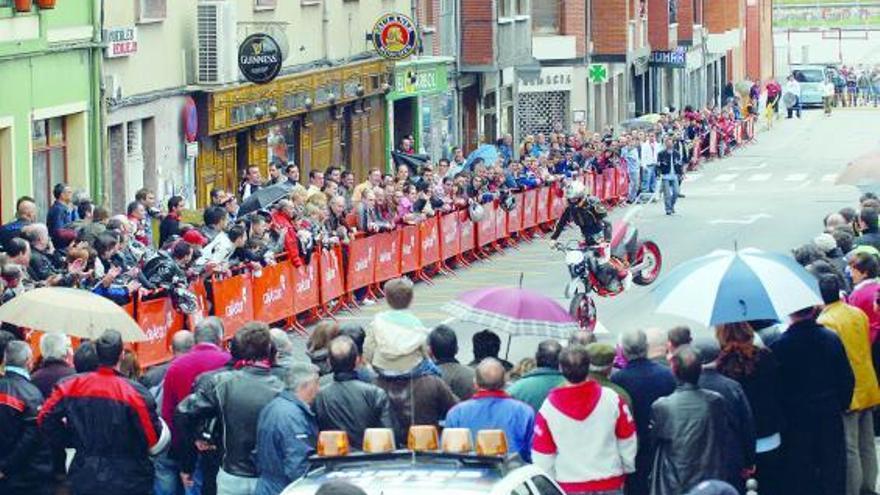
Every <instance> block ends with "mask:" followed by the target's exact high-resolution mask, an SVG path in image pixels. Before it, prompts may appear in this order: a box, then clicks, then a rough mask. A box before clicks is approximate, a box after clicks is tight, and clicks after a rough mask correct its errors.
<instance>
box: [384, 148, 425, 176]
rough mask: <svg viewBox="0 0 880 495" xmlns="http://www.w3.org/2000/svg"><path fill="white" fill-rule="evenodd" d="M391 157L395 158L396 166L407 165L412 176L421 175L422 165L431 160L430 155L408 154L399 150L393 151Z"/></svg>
mask: <svg viewBox="0 0 880 495" xmlns="http://www.w3.org/2000/svg"><path fill="white" fill-rule="evenodd" d="M391 158H392V159H393V160H394V166H395V167H399V166H401V165H406V166H407V167H408V168H409V175H410V177H415V176H417V175H419V174H420V173H421V170H422V167H423V166H424V165H425V164H426V163H428V161H429V160H431V157H430V156H428V155H407V154H406V153H401V152H399V151H392V152H391Z"/></svg>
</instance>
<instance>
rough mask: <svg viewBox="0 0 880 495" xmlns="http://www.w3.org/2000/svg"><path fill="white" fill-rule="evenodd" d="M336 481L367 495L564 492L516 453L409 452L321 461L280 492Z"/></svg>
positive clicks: (304, 491) (292, 494)
mask: <svg viewBox="0 0 880 495" xmlns="http://www.w3.org/2000/svg"><path fill="white" fill-rule="evenodd" d="M332 480H345V481H348V482H349V483H352V484H354V485H357V486H359V487H361V488H362V489H363V490H364V491H365V492H367V494H368V495H413V494H416V495H565V492H563V491H562V489H561V488H559V485H557V484H556V483H555V482H554V481H553V480H551V479H550V478H549V477H548V476H547V474H546V473H544V471H542V470H541V469H539V468H538V467H535V466H533V465H531V464H525V463H523V462H522V461H520V460H519V458H518V457H514V458H506V459H505V458H500V457H484V456H471V455H460V454H444V453H439V452H438V453H423V452H416V453H413V452H408V451H396V452H391V453H387V454H353V455H350V456H346V457H336V458H333V459H318V460H317V463H316V465H315V466H314V467H313V468H312V469H311V470H310V471H309V472H308V474H306V475H305V476H304V477H303V478H301V479H299V480H297V481H295V482H293V483H292V484H291V485H290V486H288V487H287V488H286V489H285V490H284V491H283V492H282V495H313V494H314V493H315V492H316V491H317V490H318V488H320V487H321V485H322V484H324V483H325V482H328V481H332Z"/></svg>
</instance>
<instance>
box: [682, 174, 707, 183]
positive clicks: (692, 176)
mask: <svg viewBox="0 0 880 495" xmlns="http://www.w3.org/2000/svg"><path fill="white" fill-rule="evenodd" d="M702 178H703V174H687V175H685V176H684V180H685V182H696V181H698V180H700V179H702Z"/></svg>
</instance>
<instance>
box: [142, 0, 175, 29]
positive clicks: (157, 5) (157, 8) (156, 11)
mask: <svg viewBox="0 0 880 495" xmlns="http://www.w3.org/2000/svg"><path fill="white" fill-rule="evenodd" d="M136 1H137V2H138V23H139V24H144V23H149V22H161V21H163V20H164V19H165V15H166V13H167V11H168V9H167V5H166V0H136Z"/></svg>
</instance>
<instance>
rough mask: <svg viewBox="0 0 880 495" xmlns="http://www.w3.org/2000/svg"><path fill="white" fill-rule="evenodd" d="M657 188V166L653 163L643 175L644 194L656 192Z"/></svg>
mask: <svg viewBox="0 0 880 495" xmlns="http://www.w3.org/2000/svg"><path fill="white" fill-rule="evenodd" d="M656 188H657V164H656V163H652V164H650V165H648V166H646V167H645V168H644V171H643V173H642V192H654V191H655V190H656Z"/></svg>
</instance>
